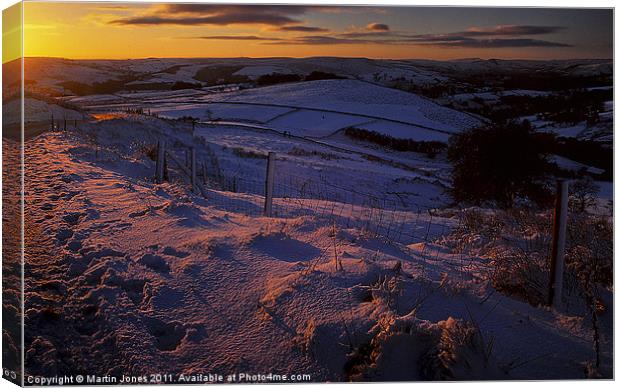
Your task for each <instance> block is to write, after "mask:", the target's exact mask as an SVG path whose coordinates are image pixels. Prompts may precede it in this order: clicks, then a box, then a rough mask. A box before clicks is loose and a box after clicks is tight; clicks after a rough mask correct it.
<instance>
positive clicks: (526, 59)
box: [2, 55, 613, 65]
mask: <svg viewBox="0 0 620 388" xmlns="http://www.w3.org/2000/svg"><path fill="white" fill-rule="evenodd" d="M314 58H338V59H366V60H371V61H419V60H425V61H436V62H454V61H467V60H471V61H473V60H478V61H539V62H552V61H613V58H601V57H593V58H583V57H582V58H555V59H553V58H548V59H540V58H523V57H518V58H495V57H488V58H480V57H462V58H452V59H434V58H422V57H420V58H383V57H381V58H379V57H376V58H375V57H349V56H332V55H326V56H321V55H314V56H307V57H286V56H266V57H176V56H173V57H136V58H69V57H55V56H25V57H19V58H15V59H12V60H9V61H6V62H3V63H2V64H3V65H5V64H7V63H11V62H15V61H19V60H21V59H61V60H69V61H144V60H152V59H314Z"/></svg>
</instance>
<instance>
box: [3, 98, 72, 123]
mask: <svg viewBox="0 0 620 388" xmlns="http://www.w3.org/2000/svg"><path fill="white" fill-rule="evenodd" d="M2 111H3V119H4V122H5V123H6V124H19V123H20V122H21V100H19V99H16V100H12V101H9V102H8V103H6V104H3V105H2ZM83 116H84V115H83V114H82V113H81V112H78V111H75V110H73V109H67V108H63V107H60V106H58V105H56V104H50V103H49V102H46V101H42V100H39V99H35V98H30V97H26V98H24V118H25V122H26V123H41V122H46V123H49V122H50V120H51V119H52V117H54V119H55V120H64V119H67V120H81V119H82V118H83Z"/></svg>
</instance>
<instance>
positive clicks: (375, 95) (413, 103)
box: [204, 80, 479, 133]
mask: <svg viewBox="0 0 620 388" xmlns="http://www.w3.org/2000/svg"><path fill="white" fill-rule="evenodd" d="M204 99H205V100H206V101H212V102H237V103H254V104H279V105H286V106H293V107H298V108H311V109H319V110H325V111H337V112H340V113H349V114H358V115H370V116H377V117H379V118H384V119H391V120H396V121H401V122H406V123H411V124H414V125H418V126H425V127H430V128H432V129H436V130H440V131H446V132H451V133H455V132H459V131H461V130H463V129H466V128H469V127H472V126H475V125H478V124H479V121H477V120H476V119H474V118H472V117H471V116H469V115H466V114H463V113H460V112H458V111H455V110H452V109H448V108H444V107H441V106H439V105H437V104H435V103H433V102H431V101H430V100H426V99H424V98H422V97H419V96H417V95H414V94H411V93H407V92H402V91H399V90H395V89H389V88H384V87H380V86H376V85H373V84H369V83H365V82H360V81H354V80H323V81H312V82H304V83H295V84H283V85H275V86H270V87H264V88H258V89H249V90H242V91H239V92H234V93H228V94H220V95H210V96H205V97H204Z"/></svg>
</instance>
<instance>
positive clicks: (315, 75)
mask: <svg viewBox="0 0 620 388" xmlns="http://www.w3.org/2000/svg"><path fill="white" fill-rule="evenodd" d="M322 79H345V77H341V76H339V75H336V74H332V73H326V72H323V71H313V72H312V73H310V74H308V75H307V76H306V78H305V79H304V80H305V81H318V80H322Z"/></svg>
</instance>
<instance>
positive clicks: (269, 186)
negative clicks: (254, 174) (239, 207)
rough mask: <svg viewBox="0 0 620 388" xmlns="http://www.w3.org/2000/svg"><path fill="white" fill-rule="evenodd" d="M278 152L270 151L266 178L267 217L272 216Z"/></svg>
mask: <svg viewBox="0 0 620 388" xmlns="http://www.w3.org/2000/svg"><path fill="white" fill-rule="evenodd" d="M275 167H276V154H275V152H270V153H269V156H268V157H267V178H266V180H265V209H264V214H265V216H266V217H271V207H272V204H273V182H274V179H275V176H274V175H275Z"/></svg>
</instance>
